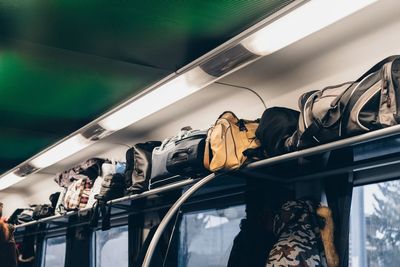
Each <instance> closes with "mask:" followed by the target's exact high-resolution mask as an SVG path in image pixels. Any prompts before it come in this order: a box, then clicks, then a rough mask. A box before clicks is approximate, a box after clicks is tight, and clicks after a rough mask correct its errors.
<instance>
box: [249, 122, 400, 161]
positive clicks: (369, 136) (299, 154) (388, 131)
mask: <svg viewBox="0 0 400 267" xmlns="http://www.w3.org/2000/svg"><path fill="white" fill-rule="evenodd" d="M399 134H400V125H395V126H391V127H388V128H385V129H380V130H376V131H373V132H369V133H365V134H361V135H357V136H353V137H349V138H346V139H342V140H338V141H334V142H331V143H326V144H322V145H319V146H315V147H311V148H306V149H303V150H299V151H294V152H290V153H288V154H284V155H281V156H276V157H273V158H269V159H264V160H260V161H256V162H253V163H250V164H249V165H247V168H248V169H257V168H262V167H267V166H271V165H276V164H279V163H283V162H286V161H289V160H294V159H298V158H304V157H308V156H312V155H315V154H319V153H324V152H328V151H332V150H336V149H340V148H344V147H348V146H353V145H358V144H362V143H365V142H369V141H374V140H378V139H382V138H386V137H390V136H394V135H399Z"/></svg>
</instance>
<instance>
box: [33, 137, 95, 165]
mask: <svg viewBox="0 0 400 267" xmlns="http://www.w3.org/2000/svg"><path fill="white" fill-rule="evenodd" d="M92 143H93V142H92V141H90V140H88V139H86V138H85V137H84V136H83V135H81V134H77V135H74V136H72V137H70V138H68V139H66V140H65V141H63V142H62V143H60V144H57V145H56V146H54V147H52V148H50V149H49V150H47V151H45V152H44V153H43V154H40V155H39V156H37V157H35V158H34V159H33V160H32V161H31V162H30V164H31V165H33V166H35V167H37V168H40V169H41V168H45V167H48V166H50V165H52V164H54V163H56V162H58V161H60V160H63V159H65V158H66V157H68V156H71V155H73V154H75V153H76V152H78V151H80V150H82V149H84V148H85V147H87V146H89V145H90V144H92Z"/></svg>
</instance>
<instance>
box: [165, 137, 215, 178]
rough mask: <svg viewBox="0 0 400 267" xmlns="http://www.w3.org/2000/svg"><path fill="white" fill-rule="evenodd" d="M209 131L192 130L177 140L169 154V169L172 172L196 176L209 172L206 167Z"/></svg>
mask: <svg viewBox="0 0 400 267" xmlns="http://www.w3.org/2000/svg"><path fill="white" fill-rule="evenodd" d="M206 138H207V131H191V132H190V133H189V134H188V135H187V136H186V137H183V138H181V139H180V140H177V141H176V142H175V146H174V148H173V149H172V150H171V151H169V153H168V156H167V170H168V172H170V173H172V174H179V175H184V176H195V175H202V174H206V173H208V171H207V170H206V169H205V168H204V163H203V162H204V149H205V144H206Z"/></svg>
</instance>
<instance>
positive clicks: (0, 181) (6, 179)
mask: <svg viewBox="0 0 400 267" xmlns="http://www.w3.org/2000/svg"><path fill="white" fill-rule="evenodd" d="M23 179H25V177H21V176H18V175H16V174H14V173H12V172H10V173H9V174H6V175H4V176H3V177H1V178H0V190H3V189H6V188H7V187H10V186H12V185H14V184H16V183H18V182H20V181H22V180H23Z"/></svg>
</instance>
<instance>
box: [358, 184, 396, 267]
mask: <svg viewBox="0 0 400 267" xmlns="http://www.w3.org/2000/svg"><path fill="white" fill-rule="evenodd" d="M399 210H400V180H397V181H389V182H383V183H378V184H372V185H367V186H362V187H357V188H355V189H354V191H353V203H352V211H351V220H350V265H351V267H358V266H370V267H373V266H400V216H399Z"/></svg>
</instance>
